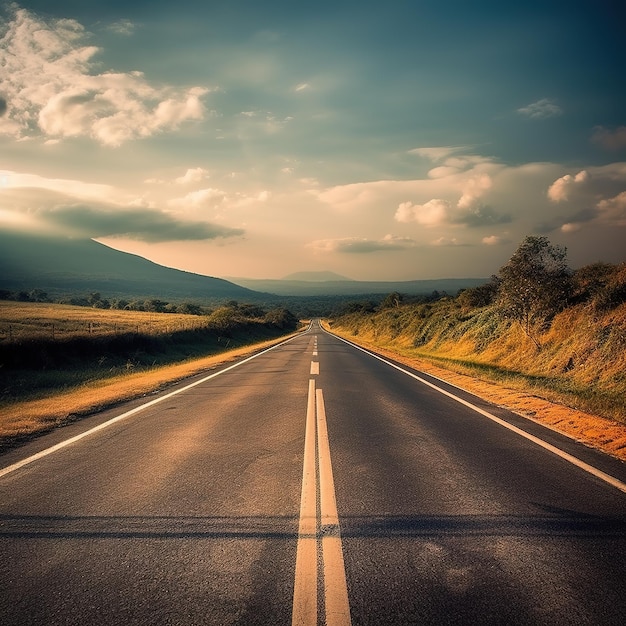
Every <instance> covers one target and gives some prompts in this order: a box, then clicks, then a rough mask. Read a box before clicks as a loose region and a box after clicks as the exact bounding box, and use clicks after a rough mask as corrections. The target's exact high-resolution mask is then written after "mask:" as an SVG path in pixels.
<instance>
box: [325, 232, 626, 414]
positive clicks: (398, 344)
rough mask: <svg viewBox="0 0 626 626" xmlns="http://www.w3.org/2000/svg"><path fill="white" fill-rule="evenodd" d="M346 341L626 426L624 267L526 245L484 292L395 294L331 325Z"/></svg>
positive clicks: (542, 241)
mask: <svg viewBox="0 0 626 626" xmlns="http://www.w3.org/2000/svg"><path fill="white" fill-rule="evenodd" d="M329 324H330V327H331V329H332V330H333V331H334V332H337V333H338V334H341V335H344V336H345V337H347V338H352V339H353V340H355V341H357V342H363V343H366V344H369V345H371V346H375V347H379V348H384V349H387V350H392V351H393V352H395V353H397V354H399V355H403V356H405V357H415V358H419V359H422V360H426V361H429V362H431V363H434V364H437V365H439V366H442V367H445V368H446V369H449V370H453V371H456V372H459V373H464V374H470V375H472V376H475V377H478V378H482V379H484V380H489V381H495V382H497V383H500V384H504V385H507V386H509V387H513V388H516V389H519V390H523V391H525V392H530V393H532V394H535V395H537V396H540V397H543V398H546V399H549V400H552V401H555V402H559V403H562V404H565V405H567V406H570V407H573V408H576V409H579V410H582V411H587V412H590V413H593V414H596V415H600V416H604V417H608V418H611V419H613V420H616V421H619V422H621V423H626V368H625V367H624V364H625V363H626V263H622V264H620V265H613V264H607V263H596V264H593V265H589V266H586V267H583V268H580V269H578V270H575V271H572V270H570V269H569V268H568V266H567V262H566V254H565V250H564V249H562V248H560V247H558V246H553V245H552V244H550V242H549V241H548V240H547V239H546V238H545V237H527V238H526V240H525V241H524V242H523V243H522V244H521V245H520V247H519V248H518V250H517V251H516V253H515V254H514V255H513V257H512V258H511V260H510V261H509V262H508V263H507V264H506V265H505V266H503V267H502V268H501V269H500V272H499V273H498V274H497V275H494V276H493V277H492V278H491V280H490V281H489V282H488V283H486V284H485V285H481V286H479V287H475V288H471V289H467V290H464V291H462V292H460V293H459V294H458V295H457V296H456V297H450V296H444V297H441V298H439V299H438V300H436V301H432V302H426V303H425V302H408V301H407V299H406V298H405V297H403V296H402V294H397V293H395V294H389V296H387V298H385V300H384V301H383V302H382V303H381V304H380V305H379V306H377V307H371V306H370V307H367V308H364V307H361V308H359V307H358V306H357V307H355V308H354V310H349V309H348V310H347V311H345V312H343V313H342V314H340V315H337V316H335V317H333V318H332V319H331V320H329Z"/></svg>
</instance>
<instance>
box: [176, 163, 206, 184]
mask: <svg viewBox="0 0 626 626" xmlns="http://www.w3.org/2000/svg"><path fill="white" fill-rule="evenodd" d="M208 174H209V172H208V171H207V170H205V169H204V168H202V167H193V168H190V169H188V170H187V171H186V172H185V173H184V174H183V175H182V176H179V177H178V178H176V179H175V180H174V182H175V183H176V184H177V185H189V184H191V183H199V182H200V181H202V179H204V178H208Z"/></svg>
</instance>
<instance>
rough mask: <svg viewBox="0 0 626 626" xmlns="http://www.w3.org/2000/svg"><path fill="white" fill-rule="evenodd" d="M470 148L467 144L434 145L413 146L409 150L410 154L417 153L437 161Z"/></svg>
mask: <svg viewBox="0 0 626 626" xmlns="http://www.w3.org/2000/svg"><path fill="white" fill-rule="evenodd" d="M467 149H468V147H466V146H434V147H430V148H428V147H426V148H413V149H412V150H409V152H408V153H409V154H416V155H417V156H421V157H424V158H426V159H429V160H431V161H433V163H437V162H439V161H443V160H444V159H445V158H446V157H448V156H450V155H451V154H456V153H457V152H465V151H466V150H467Z"/></svg>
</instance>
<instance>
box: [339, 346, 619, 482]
mask: <svg viewBox="0 0 626 626" xmlns="http://www.w3.org/2000/svg"><path fill="white" fill-rule="evenodd" d="M333 337H336V338H337V339H339V340H340V341H343V342H344V343H347V344H348V345H349V346H352V347H353V348H356V349H357V350H361V352H365V354H369V355H370V356H371V357H373V358H375V359H378V360H379V361H382V362H383V363H386V364H387V365H390V366H391V367H393V368H394V369H397V370H398V371H399V372H402V373H403V374H406V375H407V376H410V377H411V378H414V379H415V380H417V381H419V382H421V383H423V384H424V385H426V386H428V387H431V388H432V389H434V390H435V391H438V392H439V393H442V394H443V395H444V396H448V397H449V398H452V400H456V401H457V402H459V403H460V404H463V405H464V406H466V407H468V408H470V409H472V410H473V411H476V413H480V414H481V415H483V416H485V417H487V418H489V419H490V420H492V421H494V422H495V423H496V424H499V425H500V426H504V428H508V429H509V430H510V431H512V432H514V433H516V434H517V435H520V436H521V437H524V438H525V439H528V440H529V441H532V442H533V443H535V444H537V445H538V446H541V447H542V448H544V449H545V450H548V451H549V452H552V454H555V455H556V456H558V457H560V458H561V459H563V460H564V461H567V462H568V463H571V464H572V465H575V466H576V467H578V468H580V469H581V470H583V471H585V472H587V473H588V474H591V475H592V476H595V477H596V478H599V479H600V480H602V481H604V482H605V483H607V484H609V485H611V486H612V487H615V488H616V489H619V490H620V491H621V492H623V493H626V483H624V482H622V481H621V480H618V479H617V478H614V477H613V476H611V475H610V474H607V473H605V472H603V471H602V470H599V469H597V468H596V467H593V465H589V464H588V463H585V461H581V460H580V459H579V458H577V457H575V456H573V455H571V454H569V453H567V452H565V451H564V450H561V449H560V448H557V447H556V446H553V445H552V444H550V443H548V442H547V441H544V440H543V439H540V438H539V437H536V436H535V435H531V434H530V433H527V432H526V431H525V430H522V429H521V428H518V427H517V426H514V425H513V424H509V423H508V422H507V421H505V420H503V419H501V418H499V417H497V416H495V415H493V414H492V413H489V412H488V411H485V410H484V409H481V408H480V407H477V406H476V405H475V404H472V403H471V402H468V401H467V400H463V398H459V397H458V396H455V395H454V394H453V393H450V392H449V391H446V390H445V389H441V387H437V385H434V384H433V383H431V382H429V381H427V380H425V379H424V378H422V377H421V376H418V375H417V374H413V372H409V371H408V370H405V369H404V368H403V367H400V366H399V365H396V364H395V363H392V362H391V361H388V360H387V359H385V358H383V357H381V356H379V355H378V354H374V353H373V352H370V351H369V350H365V349H364V348H362V347H361V346H358V345H356V344H355V343H352V342H351V341H347V340H346V339H344V338H343V337H339V336H337V335H333ZM433 378H437V377H436V376H433ZM437 380H441V381H442V382H444V383H445V382H446V381H444V380H442V379H440V378H439V379H437ZM446 384H450V383H446ZM452 386H453V387H455V386H456V385H452ZM457 389H461V388H460V387H457Z"/></svg>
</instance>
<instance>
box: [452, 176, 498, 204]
mask: <svg viewBox="0 0 626 626" xmlns="http://www.w3.org/2000/svg"><path fill="white" fill-rule="evenodd" d="M492 186H493V181H492V180H491V177H490V176H489V175H488V174H481V175H479V176H473V177H472V178H469V179H468V180H467V182H466V183H465V185H464V187H463V195H462V196H461V197H460V198H459V201H458V202H457V207H458V208H459V209H470V208H471V207H472V206H474V204H475V203H476V201H477V200H478V199H479V198H480V197H481V196H483V195H484V194H485V192H487V191H488V190H489V189H491V187H492Z"/></svg>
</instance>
